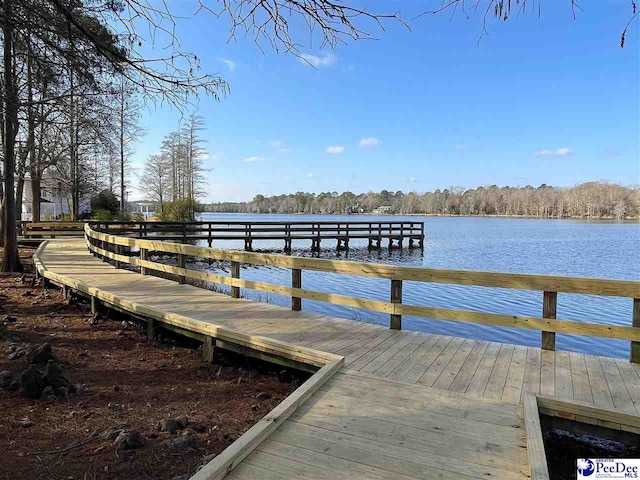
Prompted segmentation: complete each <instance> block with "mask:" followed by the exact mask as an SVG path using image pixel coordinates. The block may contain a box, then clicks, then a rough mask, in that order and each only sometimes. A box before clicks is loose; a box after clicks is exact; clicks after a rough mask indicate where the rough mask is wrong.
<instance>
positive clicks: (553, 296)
mask: <svg viewBox="0 0 640 480" xmlns="http://www.w3.org/2000/svg"><path fill="white" fill-rule="evenodd" d="M557 305H558V292H544V296H543V297H542V318H556V310H557ZM542 349H543V350H555V349H556V332H544V331H543V332H542Z"/></svg>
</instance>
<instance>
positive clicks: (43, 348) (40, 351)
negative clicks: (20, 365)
mask: <svg viewBox="0 0 640 480" xmlns="http://www.w3.org/2000/svg"><path fill="white" fill-rule="evenodd" d="M50 360H52V361H53V362H56V363H57V362H58V358H57V357H56V356H55V354H54V353H53V349H52V348H51V344H50V343H42V344H40V345H35V346H34V347H32V348H31V349H30V350H29V352H27V363H34V364H37V365H39V364H41V363H48V362H49V361H50Z"/></svg>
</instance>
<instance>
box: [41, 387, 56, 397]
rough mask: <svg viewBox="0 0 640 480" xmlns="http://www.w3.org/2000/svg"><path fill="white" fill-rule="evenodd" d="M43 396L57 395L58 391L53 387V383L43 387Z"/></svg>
mask: <svg viewBox="0 0 640 480" xmlns="http://www.w3.org/2000/svg"><path fill="white" fill-rule="evenodd" d="M42 396H43V397H44V398H46V399H48V398H49V397H51V396H54V397H55V396H56V391H55V390H54V389H53V387H52V386H51V385H47V386H46V387H44V388H43V389H42Z"/></svg>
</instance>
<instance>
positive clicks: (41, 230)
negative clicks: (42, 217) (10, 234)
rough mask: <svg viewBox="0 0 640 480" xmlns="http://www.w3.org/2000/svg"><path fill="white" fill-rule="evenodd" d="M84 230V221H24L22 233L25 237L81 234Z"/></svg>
mask: <svg viewBox="0 0 640 480" xmlns="http://www.w3.org/2000/svg"><path fill="white" fill-rule="evenodd" d="M83 231H84V223H83V222H35V223H34V222H24V223H23V224H22V233H23V235H24V236H25V238H34V237H49V238H55V237H58V236H60V237H64V236H80V235H82V234H83Z"/></svg>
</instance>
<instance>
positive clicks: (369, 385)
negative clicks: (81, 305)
mask: <svg viewBox="0 0 640 480" xmlns="http://www.w3.org/2000/svg"><path fill="white" fill-rule="evenodd" d="M39 261H40V262H41V265H42V267H43V268H44V269H46V271H48V272H51V273H52V274H55V276H56V277H57V280H58V281H59V282H60V281H61V280H62V283H66V284H68V285H72V284H73V285H75V287H74V288H79V286H82V288H89V287H90V288H91V289H92V292H93V293H92V294H96V293H98V292H104V293H105V294H108V295H110V296H112V297H114V298H115V297H117V298H119V299H121V300H122V301H123V302H125V303H126V304H127V305H128V307H127V308H129V309H131V310H134V311H136V312H138V313H140V314H144V312H150V311H161V312H164V314H166V315H175V316H180V318H182V317H185V318H186V317H188V318H189V319H191V320H192V321H193V322H195V323H198V324H202V325H208V324H213V325H216V326H220V327H223V328H225V329H228V330H230V331H233V332H238V333H242V334H245V335H251V336H254V337H256V338H260V337H264V338H268V339H274V340H278V341H281V342H286V343H287V344H290V345H296V346H300V347H308V348H311V349H314V350H318V351H321V352H330V353H333V354H336V355H340V356H343V357H344V368H343V369H342V370H341V371H340V372H339V373H338V374H336V375H335V376H334V378H333V379H332V380H330V381H329V382H328V383H327V384H326V385H325V386H323V387H322V388H321V389H320V390H319V391H318V392H316V393H315V394H314V396H313V397H312V398H311V399H310V400H308V401H307V402H306V403H305V404H304V405H303V406H302V407H301V408H300V409H299V410H298V411H297V412H296V413H295V414H293V415H292V416H291V417H290V418H289V419H288V420H287V421H285V422H284V423H283V424H282V425H281V426H280V427H279V429H278V430H277V431H276V432H274V433H273V434H272V435H271V436H270V437H269V438H268V439H267V440H266V441H264V442H263V443H262V444H260V446H259V447H258V448H257V450H255V451H254V452H253V453H252V454H250V455H249V456H248V457H247V458H246V459H245V461H244V462H243V463H242V464H241V465H240V466H239V467H238V468H237V469H235V470H233V472H232V473H231V474H230V476H229V478H243V479H249V478H265V479H268V478H274V479H275V478H290V477H291V478H293V477H295V478H301V477H304V478H345V477H348V478H379V479H387V478H398V479H409V478H434V477H437V478H469V477H473V478H478V477H480V476H483V477H484V476H489V475H491V476H493V477H494V478H526V475H528V464H527V460H526V444H525V443H523V442H524V440H523V438H524V433H523V430H522V428H523V426H522V406H521V405H520V403H521V402H522V399H523V398H524V394H525V392H536V393H542V394H545V395H552V396H557V397H560V398H563V399H569V400H571V399H575V400H579V401H582V402H586V403H589V404H593V405H596V406H599V407H604V408H615V409H618V410H621V411H624V412H628V413H632V414H636V415H637V414H640V366H638V365H637V364H632V363H629V361H628V360H625V359H614V358H608V357H597V356H591V355H584V354H580V353H573V352H565V351H549V350H541V349H539V348H534V347H524V346H518V345H509V344H501V343H496V342H486V341H479V340H473V339H466V338H460V337H451V336H445V335H432V334H426V333H418V332H410V331H402V330H400V331H398V330H390V329H388V328H385V327H381V326H375V325H369V324H365V323H361V322H356V321H350V320H343V319H336V318H331V317H327V316H323V315H319V314H314V313H310V312H300V311H292V310H289V309H286V308H282V307H278V306H274V305H269V304H262V303H255V302H250V301H248V300H244V299H235V298H231V297H229V296H227V295H222V294H217V293H213V292H210V291H207V290H203V289H200V288H197V287H194V286H190V285H184V284H177V283H175V282H172V281H170V280H165V279H161V278H158V277H153V276H142V275H140V274H138V273H135V272H132V271H126V270H119V269H116V268H115V267H113V266H111V265H109V264H108V263H105V262H103V261H102V260H100V259H98V258H95V257H93V256H92V255H91V254H90V253H89V251H88V250H87V247H86V244H85V241H84V239H66V240H55V241H51V242H49V243H48V244H46V245H45V246H44V247H43V248H41V250H40V251H39ZM431 440H434V441H431ZM445 446H446V448H445ZM327 469H331V472H330V474H329V473H328V472H327ZM265 472H267V473H268V475H267V473H265Z"/></svg>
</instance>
